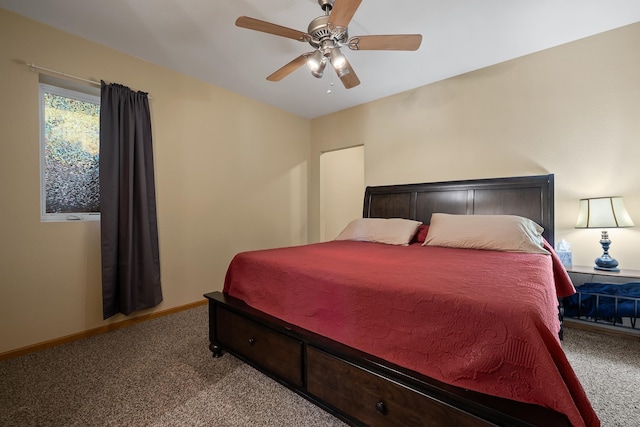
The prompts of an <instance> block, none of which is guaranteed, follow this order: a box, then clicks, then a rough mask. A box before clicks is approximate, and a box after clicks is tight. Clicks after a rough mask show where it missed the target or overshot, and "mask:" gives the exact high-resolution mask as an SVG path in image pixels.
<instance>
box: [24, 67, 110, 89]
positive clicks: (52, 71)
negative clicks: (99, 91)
mask: <svg viewBox="0 0 640 427" xmlns="http://www.w3.org/2000/svg"><path fill="white" fill-rule="evenodd" d="M26 65H27V67H29V68H31V71H33V70H34V68H37V69H38V70H42V71H48V72H50V73H54V74H58V75H60V76H65V77H69V78H72V79H75V80H80V81H83V82H86V83H90V84H92V85H97V86H100V82H97V81H95V80H89V79H83V78H82V77H78V76H72V75H71V74H67V73H63V72H62V71H56V70H52V69H50V68H45V67H41V66H39V65H36V64H29V63H28V62H27V63H26Z"/></svg>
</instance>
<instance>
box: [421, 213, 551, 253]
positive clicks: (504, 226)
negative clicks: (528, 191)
mask: <svg viewBox="0 0 640 427" xmlns="http://www.w3.org/2000/svg"><path fill="white" fill-rule="evenodd" d="M543 231H544V229H543V228H542V227H541V226H540V225H538V224H536V223H535V222H534V221H532V220H530V219H528V218H523V217H521V216H516V215H450V214H443V213H434V214H432V215H431V223H430V224H429V233H428V234H427V238H426V239H425V241H424V243H423V244H422V246H444V247H449V248H466V249H487V250H494V251H508V252H528V253H537V254H547V255H548V254H549V252H548V251H547V250H546V249H544V247H543V241H544V240H543V237H542V232H543Z"/></svg>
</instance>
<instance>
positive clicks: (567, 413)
mask: <svg viewBox="0 0 640 427" xmlns="http://www.w3.org/2000/svg"><path fill="white" fill-rule="evenodd" d="M445 214H453V215H452V217H453V218H456V219H458V218H463V219H471V218H480V217H462V216H461V215H482V216H484V217H487V216H493V215H516V216H518V217H521V218H527V219H529V220H532V221H534V222H535V223H536V224H539V225H541V226H542V227H543V229H544V239H546V242H545V244H546V251H548V252H549V253H550V255H549V254H542V253H536V254H530V253H520V252H498V251H487V250H477V249H459V248H451V247H440V246H437V245H435V246H430V247H425V244H423V243H422V242H420V241H418V242H415V243H413V241H412V242H410V244H408V245H406V246H404V245H395V244H380V243H370V242H363V241H354V240H352V239H346V240H336V241H332V242H325V243H318V244H311V245H304V246H300V247H292V248H277V249H272V250H262V251H250V252H245V253H241V254H238V255H236V257H235V258H234V260H233V261H232V262H231V264H230V266H229V270H228V272H227V277H226V279H225V287H224V290H223V292H212V293H209V294H207V295H205V296H206V297H207V298H208V299H209V323H210V330H209V338H210V341H211V345H210V349H211V350H212V352H213V354H214V356H216V357H219V356H220V355H222V352H223V351H228V352H230V353H232V354H234V355H236V356H238V357H239V358H241V359H242V360H244V361H246V362H247V363H249V364H251V365H253V366H255V367H256V368H258V369H259V370H261V371H262V372H264V373H266V374H267V375H270V376H271V377H273V378H275V379H276V380H278V381H280V382H281V383H282V384H284V385H286V386H287V387H289V388H291V389H292V390H294V391H296V392H297V393H299V394H301V395H302V396H304V397H306V398H307V399H309V400H310V401H312V402H314V403H316V404H318V405H319V406H321V407H323V408H324V409H326V410H328V411H330V412H332V413H334V414H335V415H336V416H338V417H339V418H341V419H343V420H345V421H347V422H348V423H350V424H352V425H372V426H373V425H398V426H406V425H411V426H414V425H415V426H418V425H428V426H449V425H466V426H486V425H504V426H507V425H508V426H511V425H521V426H525V425H548V426H561V425H563V426H567V425H575V426H581V425H586V426H597V425H599V421H598V418H597V416H596V414H595V413H594V412H593V409H592V408H591V405H590V403H589V401H588V399H587V397H586V395H585V393H584V390H583V389H582V386H581V385H580V383H579V381H578V379H577V377H576V376H575V374H574V372H573V370H572V369H571V366H570V365H569V363H568V361H567V360H566V357H565V355H564V352H563V351H562V348H561V343H560V339H559V336H558V334H559V333H560V321H559V319H558V310H557V305H558V297H566V296H568V295H570V294H571V293H573V292H574V289H573V286H572V285H571V282H570V280H569V279H568V275H567V273H566V271H565V270H564V268H563V267H562V266H561V263H560V262H559V260H558V259H557V256H556V255H555V253H554V252H553V249H552V244H553V239H554V236H553V175H542V176H531V177H514V178H497V179H483V180H468V181H453V182H437V183H425V184H407V185H393V186H376V187H368V188H367V189H366V192H365V200H364V209H363V218H365V219H382V218H388V219H393V220H396V219H404V220H408V221H415V222H419V223H422V224H423V225H422V226H421V227H422V229H425V228H426V227H424V226H430V227H431V229H427V234H428V236H429V237H426V239H427V240H429V239H432V238H433V235H436V234H437V233H435V232H434V228H435V226H434V225H433V224H431V225H430V221H431V219H432V218H434V219H435V218H438V221H441V218H442V215H445ZM438 224H440V223H438ZM418 228H420V227H418ZM418 234H419V233H416V236H417V235H418ZM423 238H424V236H423ZM543 252H544V251H543ZM372 260H373V261H372ZM398 272H401V274H398ZM423 280H427V281H428V285H427V282H424V283H423ZM538 282H539V283H538ZM514 283H515V284H516V285H517V289H516V287H515V286H511V284H514ZM507 284H508V285H509V286H507ZM487 289H489V291H487ZM523 295H524V296H523Z"/></svg>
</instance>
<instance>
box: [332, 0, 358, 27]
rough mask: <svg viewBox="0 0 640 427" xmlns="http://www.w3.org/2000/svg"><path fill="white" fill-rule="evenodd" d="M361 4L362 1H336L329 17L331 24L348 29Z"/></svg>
mask: <svg viewBox="0 0 640 427" xmlns="http://www.w3.org/2000/svg"><path fill="white" fill-rule="evenodd" d="M360 3H362V0H336V1H335V3H334V4H333V8H332V9H331V14H330V15H329V24H331V25H333V26H335V27H342V28H346V27H348V26H349V22H351V18H353V15H354V14H355V13H356V9H358V6H360Z"/></svg>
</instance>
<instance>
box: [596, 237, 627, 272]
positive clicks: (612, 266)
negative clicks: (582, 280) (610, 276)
mask: <svg viewBox="0 0 640 427" xmlns="http://www.w3.org/2000/svg"><path fill="white" fill-rule="evenodd" d="M600 244H601V245H602V250H603V251H604V253H603V254H602V255H601V256H600V257H599V258H596V265H595V266H594V267H593V268H594V269H595V270H602V271H620V269H619V268H618V261H617V260H615V259H614V258H611V255H609V246H610V245H611V240H609V233H607V232H606V231H602V238H601V239H600Z"/></svg>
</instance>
